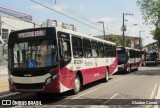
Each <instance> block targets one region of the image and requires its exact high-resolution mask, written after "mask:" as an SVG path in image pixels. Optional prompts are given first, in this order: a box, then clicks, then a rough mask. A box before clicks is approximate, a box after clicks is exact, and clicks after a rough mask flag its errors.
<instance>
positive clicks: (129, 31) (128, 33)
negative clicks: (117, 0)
mask: <svg viewBox="0 0 160 108" xmlns="http://www.w3.org/2000/svg"><path fill="white" fill-rule="evenodd" d="M137 25H138V24H133V25H131V27H130V29H129V31H128V34H127V36H129V32H130V31H131V29H132V27H133V26H137Z"/></svg>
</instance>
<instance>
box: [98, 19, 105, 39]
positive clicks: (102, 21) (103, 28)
mask: <svg viewBox="0 0 160 108" xmlns="http://www.w3.org/2000/svg"><path fill="white" fill-rule="evenodd" d="M98 23H101V24H103V35H104V40H105V28H104V22H103V21H99V22H98Z"/></svg>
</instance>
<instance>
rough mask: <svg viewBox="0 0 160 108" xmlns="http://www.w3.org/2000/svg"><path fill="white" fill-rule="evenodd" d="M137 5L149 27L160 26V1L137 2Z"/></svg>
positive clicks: (140, 0)
mask: <svg viewBox="0 0 160 108" xmlns="http://www.w3.org/2000/svg"><path fill="white" fill-rule="evenodd" d="M137 5H138V6H140V10H141V13H142V16H143V19H144V21H145V24H147V25H155V26H156V28H159V26H160V0H137Z"/></svg>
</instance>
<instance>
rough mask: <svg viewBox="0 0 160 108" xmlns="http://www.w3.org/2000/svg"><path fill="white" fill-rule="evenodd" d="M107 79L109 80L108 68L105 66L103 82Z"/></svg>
mask: <svg viewBox="0 0 160 108" xmlns="http://www.w3.org/2000/svg"><path fill="white" fill-rule="evenodd" d="M108 81H109V70H108V68H106V72H105V78H104V82H108Z"/></svg>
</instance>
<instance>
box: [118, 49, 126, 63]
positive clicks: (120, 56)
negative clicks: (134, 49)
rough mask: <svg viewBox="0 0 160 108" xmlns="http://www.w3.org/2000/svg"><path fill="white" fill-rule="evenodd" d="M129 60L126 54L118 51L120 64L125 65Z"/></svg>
mask: <svg viewBox="0 0 160 108" xmlns="http://www.w3.org/2000/svg"><path fill="white" fill-rule="evenodd" d="M126 60H127V55H126V52H123V51H120V50H118V64H123V63H124V62H126Z"/></svg>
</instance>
